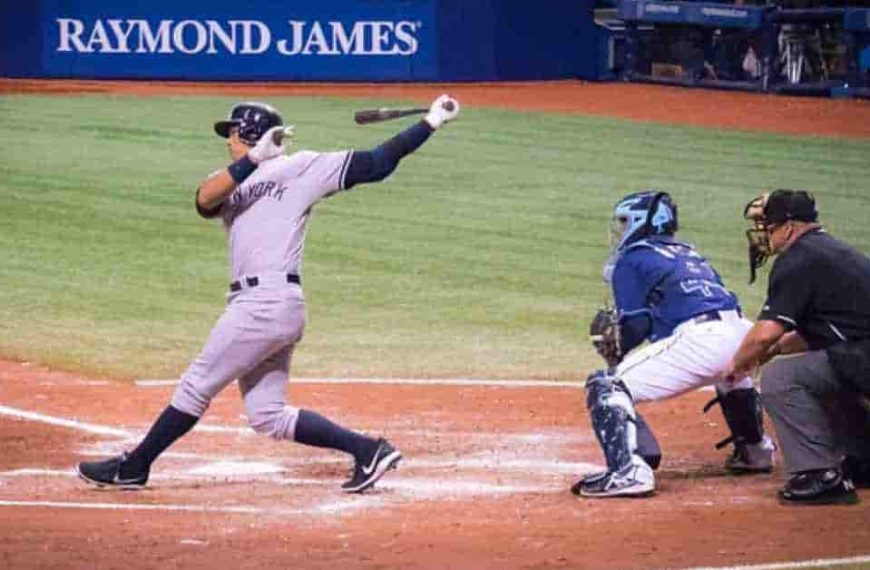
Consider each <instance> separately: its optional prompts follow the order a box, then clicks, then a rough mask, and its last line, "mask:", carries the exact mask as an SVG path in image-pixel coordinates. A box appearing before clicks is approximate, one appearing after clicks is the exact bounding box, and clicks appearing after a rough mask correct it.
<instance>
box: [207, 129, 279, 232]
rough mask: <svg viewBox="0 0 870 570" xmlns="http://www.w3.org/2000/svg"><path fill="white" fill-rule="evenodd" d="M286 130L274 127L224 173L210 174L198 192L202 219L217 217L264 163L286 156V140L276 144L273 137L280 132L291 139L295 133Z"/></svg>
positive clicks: (222, 171) (220, 171)
mask: <svg viewBox="0 0 870 570" xmlns="http://www.w3.org/2000/svg"><path fill="white" fill-rule="evenodd" d="M286 129H287V127H284V126H277V127H272V128H271V129H269V130H268V131H266V133H264V134H263V136H262V137H260V140H259V141H257V144H256V145H254V146H253V147H252V148H251V149H250V150H249V151H248V152H246V153H245V154H244V155H242V156H241V157H240V158H238V159H237V160H235V161H234V162H232V163H231V164H230V165H229V166H227V167H226V168H224V169H223V170H218V171H217V172H212V173H211V174H209V175H208V176H207V177H206V178H205V179H204V180H203V181H202V182H201V183H200V185H199V187H198V188H197V189H196V211H197V212H199V215H201V216H202V217H204V218H212V217H214V216H217V215H218V214H219V213H220V211H221V208H222V207H223V203H224V201H225V200H226V199H227V198H228V197H229V195H230V194H232V193H233V190H235V188H236V186H238V185H239V184H241V183H242V182H244V181H245V179H247V178H248V176H250V175H251V174H253V173H254V171H255V170H256V169H257V166H258V165H259V164H260V163H261V162H263V161H265V160H269V159H270V158H275V157H276V156H279V155H281V154H283V153H284V145H283V143H282V142H281V141H282V140H283V137H282V138H279V139H278V141H279V142H275V138H274V137H273V134H274V133H275V132H276V131H279V130H280V131H284V132H285V133H286V134H287V135H289V134H292V131H289V132H288V131H287V130H286ZM279 134H280V133H279Z"/></svg>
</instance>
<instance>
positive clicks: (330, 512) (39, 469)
mask: <svg viewBox="0 0 870 570" xmlns="http://www.w3.org/2000/svg"><path fill="white" fill-rule="evenodd" d="M64 384H65V383H63V382H61V383H58V382H48V383H42V384H41V385H40V391H41V392H42V394H41V397H39V398H36V399H29V405H30V406H31V409H25V408H24V406H23V405H18V406H3V407H2V409H0V416H6V419H8V416H12V417H13V418H15V419H19V420H25V421H27V422H28V423H30V424H31V425H32V426H33V427H34V428H37V427H38V425H39V424H47V426H51V428H50V429H52V430H57V429H59V428H58V427H57V426H61V429H63V430H64V431H66V432H67V433H70V435H72V436H73V437H72V438H71V440H72V442H73V443H72V446H73V447H74V449H70V450H69V451H70V452H72V453H73V454H74V455H75V456H76V457H77V458H78V460H82V461H87V460H93V459H96V458H103V457H108V456H112V455H117V454H119V453H121V452H122V451H123V450H125V449H132V448H133V447H135V445H136V444H137V442H138V441H139V440H140V439H141V437H142V436H143V435H144V433H145V432H146V431H147V429H148V427H149V424H148V423H147V421H148V420H145V422H146V423H141V421H140V420H141V419H143V418H145V416H144V415H143V414H144V413H145V412H144V410H147V409H151V410H153V411H154V413H155V414H156V413H157V412H158V411H159V410H160V407H161V405H165V404H162V403H158V402H159V400H162V399H164V398H167V397H168V395H169V394H171V389H172V388H171V387H168V386H167V387H164V388H156V389H155V388H145V387H137V386H130V385H125V384H114V383H112V384H109V385H91V384H81V385H68V384H67V385H64ZM112 388H114V390H115V391H116V392H121V393H131V397H132V399H134V400H142V401H143V406H141V407H140V408H139V409H138V411H137V412H136V424H135V425H130V424H129V423H128V422H125V421H119V422H117V423H115V422H111V421H108V418H110V416H112V415H115V416H117V414H112V413H111V407H103V406H97V407H93V402H94V400H93V399H91V398H82V399H81V400H80V401H81V402H83V403H84V402H89V403H90V404H91V405H89V406H87V407H90V408H91V410H90V411H87V412H82V411H77V412H76V413H75V414H70V415H67V414H63V413H60V412H59V409H60V408H61V407H62V406H60V405H58V404H57V402H58V398H59V397H61V392H66V394H65V396H66V397H67V398H69V397H70V395H71V394H70V392H72V393H81V394H83V393H87V392H93V391H97V392H102V391H105V390H110V389H112ZM357 388H359V387H357ZM408 389H410V390H413V391H414V392H416V393H417V394H418V396H419V395H420V393H421V392H423V393H428V394H427V395H428V397H420V398H417V399H416V402H414V400H410V401H411V402H414V405H411V406H409V407H410V408H412V409H410V410H408V412H407V413H402V414H399V413H394V412H393V411H392V410H390V409H389V408H390V407H391V406H390V405H387V406H385V407H386V408H387V409H384V407H377V408H375V407H371V406H370V407H369V409H370V410H371V413H372V414H373V415H375V416H378V417H372V415H369V414H362V413H360V409H359V408H360V406H359V405H358V403H357V404H355V405H354V404H349V403H348V404H341V403H333V404H329V403H328V402H327V401H328V400H330V399H331V398H330V397H329V394H328V392H335V393H342V394H344V393H346V392H348V390H347V386H343V387H342V386H338V385H336V386H312V385H306V386H297V387H294V390H297V391H300V392H306V394H305V395H304V396H302V397H303V399H306V400H309V399H312V400H323V402H322V406H323V407H325V408H326V410H323V407H321V408H319V409H321V410H323V411H324V412H325V413H326V414H327V415H330V416H332V417H336V418H337V419H338V420H339V421H341V422H342V423H346V424H347V425H348V426H351V427H353V428H354V429H357V430H359V431H362V432H365V433H371V434H383V435H385V436H386V437H388V438H389V439H390V441H391V442H392V443H393V444H394V445H396V446H397V447H398V448H399V449H400V450H401V451H402V453H403V456H404V457H403V459H402V460H401V462H400V463H399V465H398V469H396V470H394V471H390V472H388V473H387V474H386V475H385V476H384V478H383V479H381V481H379V482H378V484H377V485H376V486H375V488H373V489H372V490H370V491H368V492H367V493H365V494H364V495H363V496H355V495H347V494H344V493H342V492H341V489H340V487H341V483H342V482H343V481H344V480H345V479H346V478H347V477H348V475H349V471H350V468H351V465H352V461H351V459H350V458H349V456H346V455H344V454H342V453H339V452H334V451H330V450H323V449H317V448H309V447H305V446H302V445H298V444H294V443H289V442H279V441H274V440H271V439H269V438H267V437H264V436H262V435H258V434H256V433H254V432H253V431H252V430H251V429H250V428H249V427H247V425H246V423H245V418H244V416H243V415H241V414H240V413H239V409H240V408H241V404H240V403H238V402H237V400H236V399H237V395H236V394H234V393H232V392H233V391H232V390H227V391H225V392H228V394H227V393H225V394H222V395H221V396H220V397H219V398H218V399H216V400H215V402H214V404H213V406H212V408H211V409H210V410H209V411H208V412H207V413H206V415H205V417H204V418H203V420H202V421H201V422H200V424H199V425H197V426H196V427H195V428H194V430H193V432H192V433H190V434H188V435H187V436H186V437H184V438H182V439H181V440H179V441H178V442H177V443H176V444H175V445H174V446H173V447H172V448H170V450H168V451H167V452H165V453H164V454H163V455H162V456H161V457H160V458H159V459H158V461H157V462H156V463H155V465H154V466H153V469H152V473H151V476H150V478H149V485H148V488H147V489H145V490H142V491H138V492H135V491H118V490H115V489H98V488H96V487H91V486H88V485H86V484H85V483H84V482H83V481H81V480H79V479H78V478H77V475H76V473H75V470H74V468H73V465H69V466H68V467H65V468H58V466H57V465H53V466H49V465H46V464H38V463H32V464H25V465H17V466H16V468H14V469H4V470H2V471H0V501H3V504H5V505H7V506H11V505H18V506H22V507H25V506H34V507H37V506H43V507H52V508H64V507H67V508H76V509H88V508H94V509H109V508H118V509H125V508H130V509H142V508H148V509H150V510H167V511H175V510H182V511H185V510H186V511H198V512H218V513H220V512H226V513H239V514H243V513H246V512H249V513H251V514H263V515H275V516H280V517H286V516H289V517H292V516H296V515H304V516H311V515H317V514H319V515H324V516H335V515H339V514H343V513H352V512H354V511H356V510H359V509H366V510H368V511H370V510H371V509H373V508H388V507H391V506H397V505H400V504H403V503H409V502H410V503H419V502H421V501H432V502H438V501H455V500H459V499H471V500H486V498H488V497H489V498H497V497H504V496H506V495H520V494H532V495H541V494H564V493H566V492H567V489H568V488H569V487H570V485H571V483H572V482H573V481H574V480H576V478H577V477H578V476H580V475H582V474H584V473H588V472H591V471H596V470H599V469H601V465H600V464H596V463H589V462H583V461H578V459H579V458H583V457H595V449H596V448H595V445H594V441H593V439H592V437H591V434H590V433H589V431H588V430H585V429H581V428H580V426H569V425H561V426H560V425H552V426H549V427H542V426H529V425H526V426H525V427H524V426H523V425H522V424H528V423H529V421H528V420H529V419H531V420H534V417H533V416H532V417H527V418H524V419H525V420H526V421H520V419H519V418H516V417H514V416H516V414H517V413H518V412H517V410H518V408H517V405H516V404H517V403H519V402H522V400H523V394H526V395H532V396H533V398H534V397H538V398H540V397H541V396H546V397H547V399H550V400H552V399H553V397H554V396H556V393H563V395H567V394H570V395H571V397H572V399H573V398H576V399H577V401H578V402H579V392H578V391H577V390H576V388H573V387H570V386H568V387H565V388H558V387H557V388H556V389H554V388H553V387H552V386H551V387H545V388H534V387H531V388H530V387H525V386H524V387H512V388H505V387H500V386H497V385H494V386H490V387H489V388H485V387H484V388H482V387H480V386H475V387H465V388H456V387H455V386H454V387H444V386H427V387H420V386H409V387H404V388H403V387H401V386H377V387H370V389H369V390H367V391H374V392H378V391H385V393H386V392H390V393H393V395H396V394H395V393H396V392H397V391H398V396H399V397H398V398H389V399H387V400H382V401H392V402H394V403H395V402H396V401H397V400H399V401H405V402H408V401H409V400H408V399H406V398H403V397H402V392H403V391H405V390H408ZM481 390H483V391H484V393H485V394H487V393H488V395H490V396H491V398H490V399H491V402H492V403H494V404H495V405H496V409H493V408H492V407H489V406H487V409H480V406H479V404H478V405H477V406H476V407H478V409H472V410H469V409H467V402H468V401H466V406H465V409H463V408H462V407H461V406H458V407H450V405H451V402H450V400H455V402H454V403H455V404H457V405H458V404H459V403H460V402H461V401H462V396H461V394H459V395H457V392H460V393H461V392H462V391H476V392H478V394H477V395H478V396H479V395H480V391H481ZM442 391H443V392H444V394H442V396H443V395H446V394H450V397H445V398H442V397H439V395H438V394H437V393H438V392H442ZM433 392H434V394H433ZM536 395H537V396H536ZM115 397H116V398H123V397H124V396H121V395H120V394H115ZM433 398H434V399H440V400H441V403H442V404H444V405H443V406H436V408H435V409H432V408H428V409H423V407H426V406H427V404H426V403H425V401H430V400H432V399H433ZM339 399H341V398H339ZM420 400H423V401H424V402H423V403H421V402H420ZM473 400H475V401H478V402H480V400H481V399H480V398H476V399H473ZM164 401H165V400H164ZM533 401H534V399H533ZM34 402H36V403H38V406H39V408H38V409H34V406H33V403H34ZM144 402H148V403H147V404H145V403H144ZM312 403H317V402H312ZM22 404H23V402H22ZM498 405H506V406H507V409H506V410H505V411H504V413H503V414H498V413H494V412H497V411H498V410H497V406H498ZM83 407H84V406H83ZM305 407H313V408H314V409H318V408H317V407H315V406H310V405H306V406H305ZM415 407H418V408H419V409H418V410H414V409H413V408H415ZM473 407H474V406H473ZM519 409H520V410H521V409H522V408H519ZM79 410H81V408H79ZM349 410H350V411H351V413H350V414H349V413H348V411H349ZM519 413H520V414H521V415H523V412H519ZM73 415H74V417H72V416H73ZM125 424H126V425H125ZM506 424H507V425H506ZM47 426H46V427H47ZM76 435H79V436H81V437H83V438H84V439H86V440H87V441H78V442H76ZM581 448H583V449H584V450H586V451H585V452H583V453H578V450H580V449H581Z"/></svg>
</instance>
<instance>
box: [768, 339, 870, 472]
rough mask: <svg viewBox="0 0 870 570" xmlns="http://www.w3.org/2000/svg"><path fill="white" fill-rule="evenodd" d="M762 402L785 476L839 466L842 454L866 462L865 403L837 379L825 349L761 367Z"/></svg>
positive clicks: (868, 425)
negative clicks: (776, 441)
mask: <svg viewBox="0 0 870 570" xmlns="http://www.w3.org/2000/svg"><path fill="white" fill-rule="evenodd" d="M761 401H762V404H763V405H764V409H765V410H766V411H767V414H768V416H770V419H771V421H772V422H773V427H774V429H775V430H776V435H777V438H778V440H779V445H780V448H781V450H782V454H783V458H784V459H785V465H786V468H787V469H788V472H789V473H790V474H795V473H799V472H801V471H810V470H815V469H828V468H831V467H838V466H839V465H840V462H841V460H842V459H843V455H844V454H848V455H853V456H855V457H858V458H862V459H867V460H870V405H868V402H867V400H866V399H865V398H864V396H863V395H861V394H860V393H858V392H857V391H855V390H853V389H851V388H849V387H847V386H845V385H843V384H842V383H841V382H840V380H839V379H838V378H837V375H836V373H835V372H834V370H833V368H831V365H830V363H829V362H828V354H827V352H825V351H824V350H814V351H809V352H804V353H801V354H797V355H794V356H786V357H782V358H778V359H776V360H773V361H772V362H770V363H769V364H768V365H767V366H765V367H764V370H763V372H762V375H761Z"/></svg>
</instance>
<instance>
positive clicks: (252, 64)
mask: <svg viewBox="0 0 870 570" xmlns="http://www.w3.org/2000/svg"><path fill="white" fill-rule="evenodd" d="M143 6H144V4H142V3H138V4H137V3H133V2H126V1H122V0H43V10H42V13H41V17H42V19H43V22H44V23H43V26H42V37H43V49H42V59H41V61H42V65H43V67H44V68H45V69H46V70H47V71H48V72H49V73H50V74H52V75H59V76H73V77H75V76H82V75H85V76H91V77H103V78H125V77H142V76H149V77H153V78H156V79H161V78H173V79H175V78H178V79H228V80H242V79H254V80H257V79H262V80H269V79H282V80H298V79H313V80H346V79H360V80H366V79H372V80H405V79H408V78H409V77H412V76H414V77H415V78H417V77H419V78H423V79H426V78H435V77H437V73H438V68H437V62H438V57H437V40H438V37H437V33H438V30H437V29H435V22H436V21H437V18H436V17H435V10H436V1H435V0H405V1H402V2H368V1H366V2H360V1H358V0H319V1H318V2H316V3H315V2H308V1H306V2H302V1H292V0H282V1H279V0H258V1H257V2H221V1H219V0H185V1H184V2H179V1H178V0H149V2H148V3H147V8H143Z"/></svg>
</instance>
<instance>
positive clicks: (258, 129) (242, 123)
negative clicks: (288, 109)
mask: <svg viewBox="0 0 870 570" xmlns="http://www.w3.org/2000/svg"><path fill="white" fill-rule="evenodd" d="M283 124H284V120H283V119H282V118H281V115H280V114H279V113H278V111H276V110H275V108H274V107H272V106H271V105H267V104H265V103H259V102H256V101H247V102H244V103H237V104H235V105H233V108H232V110H230V117H229V119H227V120H225V121H218V122H216V123H215V124H214V132H216V133H217V134H218V135H220V136H222V137H224V138H228V137H229V136H230V128H231V127H238V129H239V138H240V139H242V141H243V142H244V143H245V144H247V145H249V146H253V145H255V144H257V141H258V140H260V137H262V136H263V135H264V134H265V133H266V131H268V130H269V129H271V128H272V127H277V126H278V125H283Z"/></svg>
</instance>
